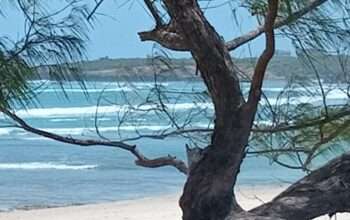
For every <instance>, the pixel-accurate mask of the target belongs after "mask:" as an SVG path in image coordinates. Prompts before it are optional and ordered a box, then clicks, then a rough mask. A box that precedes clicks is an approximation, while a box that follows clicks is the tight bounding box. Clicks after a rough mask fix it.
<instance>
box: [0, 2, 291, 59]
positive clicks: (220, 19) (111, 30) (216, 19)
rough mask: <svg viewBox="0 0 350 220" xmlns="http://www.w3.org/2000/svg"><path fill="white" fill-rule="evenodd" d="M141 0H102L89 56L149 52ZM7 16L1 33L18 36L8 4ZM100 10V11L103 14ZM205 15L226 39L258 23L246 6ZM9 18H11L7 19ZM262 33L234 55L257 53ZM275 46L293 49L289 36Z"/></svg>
mask: <svg viewBox="0 0 350 220" xmlns="http://www.w3.org/2000/svg"><path fill="white" fill-rule="evenodd" d="M142 2H143V1H141V0H131V1H128V2H127V3H126V4H123V2H122V1H117V0H105V1H104V3H103V4H102V5H101V7H100V8H99V9H98V11H97V13H98V14H97V20H96V22H95V23H94V26H93V28H92V29H91V30H90V31H89V36H90V40H89V42H88V47H87V55H88V58H89V59H98V58H100V57H110V58H134V57H147V56H149V55H151V54H152V48H154V45H155V44H154V43H153V42H141V41H140V40H139V38H138V35H137V32H140V31H147V30H151V29H152V28H153V26H154V22H153V19H152V18H151V17H150V16H149V14H148V12H147V10H146V9H145V8H144V5H143V3H142ZM213 2H214V3H213V5H209V6H215V5H220V4H221V3H223V1H222V0H216V1H213ZM5 10H6V17H5V18H2V19H0V25H1V27H2V35H3V36H4V35H6V36H11V37H12V38H19V36H21V35H22V34H23V19H21V17H20V16H19V15H18V13H17V14H16V12H15V11H16V10H14V8H11V7H7V8H5ZM102 14H103V15H102ZM205 15H206V17H207V18H208V20H209V22H210V23H211V24H212V25H213V26H214V27H215V28H216V30H217V32H218V33H219V34H220V35H222V36H223V38H224V39H225V40H231V39H233V38H234V37H237V36H239V35H240V34H242V33H245V32H247V31H249V30H252V29H254V28H255V27H256V26H257V24H256V21H255V19H254V18H252V17H251V16H250V15H249V14H248V13H247V12H246V11H245V10H238V11H237V12H236V21H237V22H238V23H240V26H239V27H238V26H237V25H235V24H236V22H235V19H234V17H233V13H232V10H231V8H230V6H229V5H228V4H224V5H223V6H221V7H218V8H216V7H214V8H212V9H207V10H206V11H205ZM9 18H10V19H9ZM264 44H265V42H264V37H263V36H262V37H259V38H258V39H256V40H254V41H253V42H252V43H250V44H249V46H244V47H242V48H239V49H238V50H237V51H235V52H234V53H233V54H232V55H233V56H235V57H249V56H257V55H258V54H260V53H261V52H262V50H263V48H264ZM276 48H277V49H280V50H292V46H291V43H290V41H289V40H287V39H281V38H277V41H276ZM167 52H168V54H169V56H170V57H174V58H182V57H190V54H189V53H186V52H171V51H167Z"/></svg>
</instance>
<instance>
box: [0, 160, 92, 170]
mask: <svg viewBox="0 0 350 220" xmlns="http://www.w3.org/2000/svg"><path fill="white" fill-rule="evenodd" d="M97 167H98V165H69V164H60V163H50V162H48V163H46V162H30V163H0V170H40V169H52V170H86V169H94V168H97Z"/></svg>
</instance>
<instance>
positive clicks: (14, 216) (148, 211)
mask: <svg viewBox="0 0 350 220" xmlns="http://www.w3.org/2000/svg"><path fill="white" fill-rule="evenodd" d="M283 189H285V186H273V187H267V186H263V187H253V186H244V187H239V188H238V189H237V190H236V195H237V197H238V201H239V202H240V204H241V205H242V207H243V208H245V209H250V208H253V207H255V206H258V205H260V204H262V203H263V202H267V201H269V200H270V199H272V198H273V197H274V196H275V195H277V194H278V193H279V192H281V191H282V190H283ZM179 196H180V193H176V194H169V195H162V196H157V197H147V198H142V199H135V200H127V201H119V202H110V203H102V204H91V205H81V206H69V207H60V208H46V209H35V210H16V211H12V212H3V213H0V220H48V219H49V220H119V219H120V220H140V219H142V220H164V219H166V220H179V219H181V210H180V208H179V206H178V199H179ZM328 219H329V217H327V216H323V217H320V218H318V219H317V220H328ZM332 219H337V220H349V219H350V215H348V214H342V215H341V214H338V215H337V218H332Z"/></svg>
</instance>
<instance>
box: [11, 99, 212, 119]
mask: <svg viewBox="0 0 350 220" xmlns="http://www.w3.org/2000/svg"><path fill="white" fill-rule="evenodd" d="M156 107H157V106H156V105H141V106H137V105H133V106H129V105H111V106H99V107H98V109H97V107H96V106H95V105H94V106H85V107H66V108H62V107H57V108H32V109H26V110H17V111H16V114H17V115H18V116H20V117H22V118H47V117H74V116H75V117H77V116H78V117H81V116H86V115H90V116H93V115H95V114H96V109H97V110H98V113H99V114H114V113H118V112H126V111H134V112H136V111H138V110H139V111H145V110H150V109H153V108H156ZM166 107H167V108H168V109H169V110H175V111H181V110H190V109H195V108H200V109H205V108H208V109H213V105H212V104H211V103H209V102H202V103H177V104H166Z"/></svg>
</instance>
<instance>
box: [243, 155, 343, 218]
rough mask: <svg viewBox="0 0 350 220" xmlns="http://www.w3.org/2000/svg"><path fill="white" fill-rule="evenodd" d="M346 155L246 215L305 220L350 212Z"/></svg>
mask: <svg viewBox="0 0 350 220" xmlns="http://www.w3.org/2000/svg"><path fill="white" fill-rule="evenodd" d="M349 174H350V154H344V155H342V156H340V157H338V158H336V159H334V160H333V161H331V162H329V163H328V164H326V165H325V166H323V167H321V168H319V169H317V170H316V171H314V172H312V173H310V174H309V175H308V176H306V177H304V178H302V179H301V180H299V181H298V182H296V183H294V184H293V185H291V186H290V187H289V188H288V189H287V190H285V191H284V192H282V193H281V194H280V195H278V196H277V197H276V198H274V199H273V200H272V201H271V202H268V203H266V204H264V205H262V206H260V207H257V208H255V209H253V210H251V211H250V212H251V213H253V214H256V215H259V216H266V217H267V216H278V217H280V218H282V219H286V220H308V219H313V218H316V217H318V216H322V215H325V214H328V215H330V216H331V215H333V214H335V213H338V212H349V211H350V199H349V198H350V175H349Z"/></svg>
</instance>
